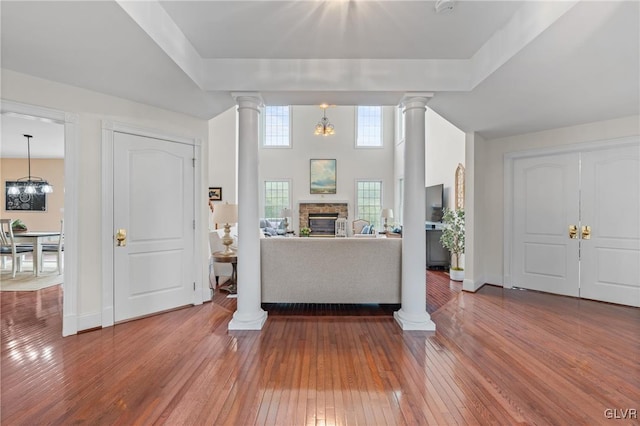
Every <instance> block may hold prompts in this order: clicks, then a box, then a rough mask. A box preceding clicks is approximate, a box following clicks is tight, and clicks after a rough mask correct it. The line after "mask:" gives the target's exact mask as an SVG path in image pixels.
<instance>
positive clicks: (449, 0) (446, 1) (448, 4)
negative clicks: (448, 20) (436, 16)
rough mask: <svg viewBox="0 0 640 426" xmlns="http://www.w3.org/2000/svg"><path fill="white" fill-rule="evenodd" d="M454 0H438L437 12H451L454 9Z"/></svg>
mask: <svg viewBox="0 0 640 426" xmlns="http://www.w3.org/2000/svg"><path fill="white" fill-rule="evenodd" d="M453 7H454V1H453V0H438V1H436V6H435V9H436V13H450V12H451V11H452V10H453Z"/></svg>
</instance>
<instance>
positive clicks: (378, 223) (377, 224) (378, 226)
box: [354, 178, 384, 232]
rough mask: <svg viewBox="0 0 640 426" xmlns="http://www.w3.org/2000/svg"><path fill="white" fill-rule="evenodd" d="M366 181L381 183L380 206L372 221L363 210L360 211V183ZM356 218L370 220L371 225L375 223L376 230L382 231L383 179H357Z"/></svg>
mask: <svg viewBox="0 0 640 426" xmlns="http://www.w3.org/2000/svg"><path fill="white" fill-rule="evenodd" d="M366 182H375V183H378V184H380V199H379V206H378V212H377V214H376V216H375V220H374V221H371V220H370V217H364V216H363V215H362V214H361V212H360V197H359V192H358V187H359V184H360V183H366ZM354 195H355V197H354V198H355V202H354V204H355V215H356V216H355V218H356V219H364V220H368V221H369V223H370V224H371V225H374V227H375V229H376V232H377V231H380V230H381V229H382V221H381V219H380V214H381V213H382V205H383V202H384V180H383V179H378V178H360V179H356V181H355V193H354Z"/></svg>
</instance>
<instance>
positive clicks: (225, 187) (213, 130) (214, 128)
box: [208, 106, 238, 227]
mask: <svg viewBox="0 0 640 426" xmlns="http://www.w3.org/2000/svg"><path fill="white" fill-rule="evenodd" d="M237 128H238V127H237V107H235V106H234V107H232V108H229V109H228V110H227V111H225V112H223V113H222V114H220V115H218V116H217V117H214V118H212V119H211V120H209V159H208V160H209V163H208V169H209V183H208V186H217V187H221V188H222V201H216V202H215V203H214V204H216V203H224V202H228V203H230V204H235V203H237V202H238V194H237V185H236V183H237V175H238V173H237V170H238V169H237V159H238V144H237V143H236V142H237V140H238V133H237ZM209 216H210V217H209V226H210V227H212V226H213V222H212V220H211V216H212V215H211V214H210V215H209Z"/></svg>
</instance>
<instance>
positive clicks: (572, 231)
mask: <svg viewBox="0 0 640 426" xmlns="http://www.w3.org/2000/svg"><path fill="white" fill-rule="evenodd" d="M569 238H571V239H572V240H575V239H576V238H578V227H577V226H576V225H569Z"/></svg>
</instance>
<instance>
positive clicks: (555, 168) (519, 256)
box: [512, 153, 579, 296]
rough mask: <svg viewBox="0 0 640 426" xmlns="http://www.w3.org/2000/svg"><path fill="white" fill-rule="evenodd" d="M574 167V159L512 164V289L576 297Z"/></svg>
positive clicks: (576, 194) (525, 160) (576, 173)
mask: <svg viewBox="0 0 640 426" xmlns="http://www.w3.org/2000/svg"><path fill="white" fill-rule="evenodd" d="M578 165H579V157H578V154H577V153H569V154H561V155H549V156H542V157H533V158H521V159H516V160H514V163H513V179H514V182H513V191H514V194H513V237H514V240H513V257H512V259H513V260H512V268H513V269H512V284H513V285H514V286H516V287H522V288H528V289H532V290H540V291H546V292H550V293H556V294H564V295H568V296H578V295H579V276H578V273H579V269H578V241H579V240H578V239H577V238H576V239H572V238H570V237H569V226H570V225H575V226H576V227H577V226H578V225H579V222H578V220H579V198H578V197H579V191H578V189H579V168H578ZM576 237H577V235H576Z"/></svg>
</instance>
